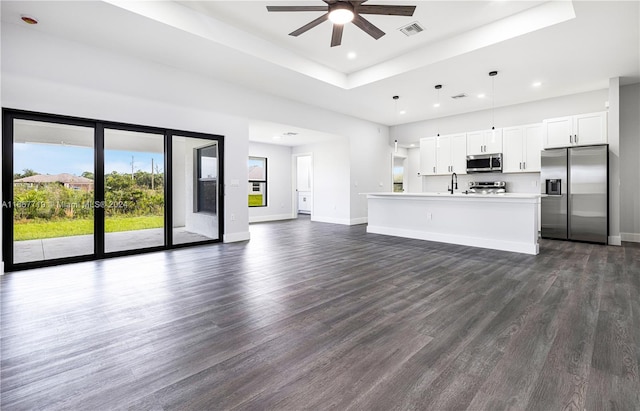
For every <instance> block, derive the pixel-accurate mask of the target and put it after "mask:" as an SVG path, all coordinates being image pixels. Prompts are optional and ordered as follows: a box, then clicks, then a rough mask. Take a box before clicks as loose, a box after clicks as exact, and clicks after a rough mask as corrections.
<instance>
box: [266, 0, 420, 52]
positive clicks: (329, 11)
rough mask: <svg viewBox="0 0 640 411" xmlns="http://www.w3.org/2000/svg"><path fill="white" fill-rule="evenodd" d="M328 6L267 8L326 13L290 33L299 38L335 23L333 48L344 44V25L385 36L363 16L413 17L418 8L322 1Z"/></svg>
mask: <svg viewBox="0 0 640 411" xmlns="http://www.w3.org/2000/svg"><path fill="white" fill-rule="evenodd" d="M322 1H324V2H325V3H327V5H326V6H267V11H270V12H271V11H326V13H325V14H323V15H322V16H320V17H318V18H317V19H315V20H313V21H311V22H310V23H307V24H305V25H304V26H302V27H300V28H299V29H297V30H294V31H292V32H291V33H289V35H290V36H295V37H297V36H299V35H301V34H302V33H304V32H306V31H308V30H311V29H312V28H314V27H315V26H317V25H319V24H320V23H322V22H324V21H325V20H330V21H331V22H333V33H332V35H331V47H335V46H339V45H340V44H341V43H342V30H343V29H344V25H345V24H346V23H349V22H353V24H355V25H356V26H357V27H359V28H360V29H362V30H363V31H364V32H365V33H367V34H368V35H370V36H371V37H373V38H374V39H376V40H378V39H379V38H380V37H382V36H384V34H385V33H384V31H382V30H380V29H379V28H377V27H376V26H374V25H373V24H372V23H371V22H370V21H369V20H367V19H365V18H364V17H362V16H361V14H379V15H386V16H413V12H414V11H415V9H416V6H391V5H376V6H374V5H370V6H368V5H363V4H362V3H365V2H366V1H367V0H362V1H343V0H322Z"/></svg>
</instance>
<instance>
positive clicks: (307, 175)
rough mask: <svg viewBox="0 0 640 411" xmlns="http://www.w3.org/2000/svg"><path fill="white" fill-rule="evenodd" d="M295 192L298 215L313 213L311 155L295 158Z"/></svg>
mask: <svg viewBox="0 0 640 411" xmlns="http://www.w3.org/2000/svg"><path fill="white" fill-rule="evenodd" d="M294 159H295V161H294V164H295V173H294V174H295V179H294V183H295V192H294V202H295V204H296V206H295V208H294V209H295V210H296V211H297V214H306V215H311V214H312V213H313V161H312V157H311V154H300V155H295V156H294Z"/></svg>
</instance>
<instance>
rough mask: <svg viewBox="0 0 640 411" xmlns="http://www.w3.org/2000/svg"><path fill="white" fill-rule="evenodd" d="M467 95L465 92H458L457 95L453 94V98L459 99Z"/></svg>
mask: <svg viewBox="0 0 640 411" xmlns="http://www.w3.org/2000/svg"><path fill="white" fill-rule="evenodd" d="M465 97H467V95H466V94H465V93H460V94H456V95H455V96H451V98H452V99H454V100H458V99H460V98H465Z"/></svg>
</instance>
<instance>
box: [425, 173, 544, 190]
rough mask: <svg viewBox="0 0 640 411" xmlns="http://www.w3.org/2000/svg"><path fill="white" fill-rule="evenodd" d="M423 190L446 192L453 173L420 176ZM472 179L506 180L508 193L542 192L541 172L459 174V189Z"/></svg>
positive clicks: (467, 186) (463, 187)
mask: <svg viewBox="0 0 640 411" xmlns="http://www.w3.org/2000/svg"><path fill="white" fill-rule="evenodd" d="M420 178H421V179H422V192H423V193H433V192H446V191H447V187H449V186H451V175H446V176H428V177H420ZM470 181H505V182H506V183H507V192H508V193H540V173H518V174H511V173H508V174H505V173H476V174H461V175H458V191H464V190H466V189H468V188H469V182H470Z"/></svg>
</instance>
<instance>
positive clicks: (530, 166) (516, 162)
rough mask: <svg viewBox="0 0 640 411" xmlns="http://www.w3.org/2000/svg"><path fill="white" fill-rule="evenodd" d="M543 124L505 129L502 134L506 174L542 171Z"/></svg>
mask: <svg viewBox="0 0 640 411" xmlns="http://www.w3.org/2000/svg"><path fill="white" fill-rule="evenodd" d="M542 130H543V126H542V124H529V125H526V126H516V127H505V128H504V129H503V132H502V139H503V140H502V144H503V147H504V152H503V165H502V171H503V172H504V173H533V172H539V171H540V151H541V150H542Z"/></svg>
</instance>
